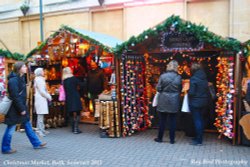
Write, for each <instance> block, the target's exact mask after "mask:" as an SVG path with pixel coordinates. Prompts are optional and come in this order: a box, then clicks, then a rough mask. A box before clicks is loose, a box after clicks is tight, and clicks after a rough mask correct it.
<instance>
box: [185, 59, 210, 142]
mask: <svg viewBox="0 0 250 167" xmlns="http://www.w3.org/2000/svg"><path fill="white" fill-rule="evenodd" d="M191 72H192V74H193V75H192V77H191V78H190V88H189V90H188V98H189V99H188V100H189V108H190V111H191V113H192V116H193V121H194V125H195V132H196V136H195V138H194V139H193V141H192V143H191V144H192V145H202V141H203V129H204V121H203V113H204V112H205V111H206V107H207V106H208V102H209V90H208V81H207V76H206V73H205V72H204V70H203V69H202V67H201V65H200V64H198V63H193V64H192V66H191Z"/></svg>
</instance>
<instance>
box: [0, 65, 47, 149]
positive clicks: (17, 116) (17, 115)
mask: <svg viewBox="0 0 250 167" xmlns="http://www.w3.org/2000/svg"><path fill="white" fill-rule="evenodd" d="M26 72H27V67H26V65H25V64H24V62H17V63H15V64H14V71H13V72H12V73H11V74H10V75H9V77H8V79H9V82H8V93H9V97H10V99H12V105H11V107H10V109H9V111H8V113H7V115H6V116H5V122H4V123H5V124H7V128H6V130H5V133H4V136H3V140H2V153H3V154H12V153H15V152H16V150H14V149H12V148H11V139H12V135H13V133H14V131H15V129H16V124H22V125H23V126H24V128H25V132H26V135H27V136H28V138H29V140H30V142H31V144H32V145H33V148H34V149H38V148H44V146H45V145H46V143H42V142H41V141H40V140H39V138H38V137H37V135H36V134H35V132H34V131H33V130H32V125H31V123H30V121H29V113H28V110H27V106H26V83H25V80H24V74H25V73H26Z"/></svg>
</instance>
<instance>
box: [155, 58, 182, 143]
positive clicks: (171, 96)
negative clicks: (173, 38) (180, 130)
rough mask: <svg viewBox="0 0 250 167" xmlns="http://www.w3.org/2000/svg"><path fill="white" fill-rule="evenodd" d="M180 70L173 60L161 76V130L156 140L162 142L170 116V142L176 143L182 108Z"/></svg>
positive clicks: (159, 105)
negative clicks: (177, 126) (178, 114)
mask: <svg viewBox="0 0 250 167" xmlns="http://www.w3.org/2000/svg"><path fill="white" fill-rule="evenodd" d="M177 72H178V62H177V61H175V60H172V61H170V62H169V63H168V65H167V70H166V72H165V73H164V74H162V75H161V76H160V78H159V81H158V84H157V87H156V89H157V91H158V92H159V96H158V104H157V108H156V110H157V111H158V113H159V117H160V121H159V132H158V137H157V138H155V139H154V140H155V141H156V142H162V138H163V134H164V130H165V122H166V120H167V117H169V138H170V143H171V144H174V143H175V128H176V113H177V112H178V111H179V110H180V94H181V89H182V85H181V76H180V75H179V74H178V73H177Z"/></svg>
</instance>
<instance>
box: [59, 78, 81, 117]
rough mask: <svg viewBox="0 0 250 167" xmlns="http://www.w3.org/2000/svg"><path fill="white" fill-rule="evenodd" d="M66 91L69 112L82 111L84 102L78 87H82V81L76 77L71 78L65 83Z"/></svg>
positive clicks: (66, 103)
mask: <svg viewBox="0 0 250 167" xmlns="http://www.w3.org/2000/svg"><path fill="white" fill-rule="evenodd" d="M63 86H64V90H65V96H66V100H65V105H66V111H67V112H76V111H81V110H82V102H81V99H80V94H79V91H78V86H81V83H80V81H79V80H78V79H77V78H76V77H74V76H73V77H70V78H67V79H65V80H64V81H63Z"/></svg>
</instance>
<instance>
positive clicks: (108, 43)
mask: <svg viewBox="0 0 250 167" xmlns="http://www.w3.org/2000/svg"><path fill="white" fill-rule="evenodd" d="M63 30H65V31H69V32H70V33H73V34H76V35H78V36H80V37H81V38H83V39H85V40H87V41H89V42H90V43H91V44H94V45H99V46H101V47H102V48H103V49H104V50H105V51H107V52H111V53H113V52H114V51H113V48H114V47H115V46H116V45H119V44H121V43H122V41H121V40H119V39H117V38H115V37H111V36H109V35H106V34H101V33H96V32H90V31H87V30H82V29H73V28H72V27H69V26H65V25H62V26H61V28H60V29H59V30H58V31H56V32H55V33H53V34H52V35H50V37H49V38H47V39H46V41H44V42H43V43H42V44H41V45H40V46H38V47H36V48H35V49H33V50H32V51H31V52H29V53H28V54H27V56H26V59H27V58H29V57H30V56H32V55H33V54H34V53H36V52H37V51H40V50H42V49H43V47H45V46H46V44H47V43H48V40H49V39H51V38H54V37H56V36H57V35H58V34H59V33H60V32H61V31H63Z"/></svg>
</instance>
